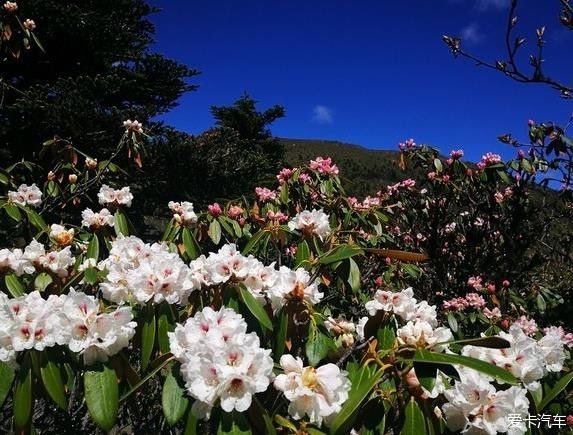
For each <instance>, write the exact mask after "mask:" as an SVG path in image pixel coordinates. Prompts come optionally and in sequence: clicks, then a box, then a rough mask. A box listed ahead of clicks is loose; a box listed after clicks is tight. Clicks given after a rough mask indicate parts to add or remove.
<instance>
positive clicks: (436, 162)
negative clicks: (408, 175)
mask: <svg viewBox="0 0 573 435" xmlns="http://www.w3.org/2000/svg"><path fill="white" fill-rule="evenodd" d="M434 167H435V168H436V172H438V173H440V172H442V171H443V170H444V166H443V165H442V161H441V160H440V159H434Z"/></svg>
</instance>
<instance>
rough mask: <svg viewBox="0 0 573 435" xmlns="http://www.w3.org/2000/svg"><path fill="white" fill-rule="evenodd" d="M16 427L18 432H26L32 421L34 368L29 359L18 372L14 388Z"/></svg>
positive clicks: (26, 359)
mask: <svg viewBox="0 0 573 435" xmlns="http://www.w3.org/2000/svg"><path fill="white" fill-rule="evenodd" d="M13 401H14V403H13V405H14V427H15V428H16V431H17V432H19V431H24V429H25V428H26V426H28V425H29V424H30V421H31V419H32V367H31V365H30V361H29V358H28V357H26V358H25V362H24V364H23V365H22V367H20V369H19V370H18V375H17V377H16V384H15V386H14V397H13Z"/></svg>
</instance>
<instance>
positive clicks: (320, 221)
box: [288, 209, 330, 240]
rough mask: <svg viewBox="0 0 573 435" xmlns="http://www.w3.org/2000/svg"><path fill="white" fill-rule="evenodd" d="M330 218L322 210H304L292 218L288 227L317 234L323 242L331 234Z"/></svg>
mask: <svg viewBox="0 0 573 435" xmlns="http://www.w3.org/2000/svg"><path fill="white" fill-rule="evenodd" d="M328 218H329V216H328V215H327V214H326V213H324V212H323V211H322V209H320V210H312V211H309V210H304V211H301V212H300V213H298V214H297V215H296V216H295V217H294V218H292V219H291V220H290V221H289V223H288V227H289V228H290V229H291V231H292V230H300V231H302V232H303V233H307V234H315V235H317V236H318V237H319V238H320V239H321V240H322V239H323V238H324V237H325V236H326V235H327V234H328V233H330V222H329V221H328Z"/></svg>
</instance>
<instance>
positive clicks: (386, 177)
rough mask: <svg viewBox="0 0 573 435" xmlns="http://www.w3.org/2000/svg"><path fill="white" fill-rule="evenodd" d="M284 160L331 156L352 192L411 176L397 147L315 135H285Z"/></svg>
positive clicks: (368, 191) (301, 161)
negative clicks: (369, 145)
mask: <svg viewBox="0 0 573 435" xmlns="http://www.w3.org/2000/svg"><path fill="white" fill-rule="evenodd" d="M280 141H281V142H282V143H283V144H284V146H285V160H286V162H287V163H288V164H290V165H292V166H298V165H300V164H304V163H308V162H309V160H311V159H313V158H314V157H316V156H322V157H332V160H333V161H334V162H335V163H336V164H337V165H338V167H339V168H340V175H341V178H342V180H343V182H344V187H345V189H346V191H347V193H348V194H349V195H355V196H359V197H362V196H366V195H368V194H373V193H375V192H377V191H378V190H380V188H381V187H383V186H386V185H388V184H392V183H396V182H397V181H400V180H403V179H404V178H407V177H408V174H406V173H404V172H402V171H401V170H400V168H399V167H398V159H399V156H400V154H399V153H398V152H397V151H382V150H369V149H366V148H364V147H361V146H359V145H352V144H347V143H343V142H338V141H328V140H313V139H283V138H281V139H280Z"/></svg>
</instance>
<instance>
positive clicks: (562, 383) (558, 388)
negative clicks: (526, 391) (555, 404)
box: [538, 371, 573, 411]
mask: <svg viewBox="0 0 573 435" xmlns="http://www.w3.org/2000/svg"><path fill="white" fill-rule="evenodd" d="M572 380H573V371H571V372H569V373H567V374H566V375H565V376H563V377H562V378H561V379H559V380H558V381H557V383H556V384H555V386H554V387H553V388H552V389H551V390H549V391H548V392H547V393H546V394H545V397H544V398H543V400H542V401H541V403H540V404H539V409H538V411H543V410H544V409H545V407H546V406H547V405H549V404H550V403H551V401H552V400H553V399H555V398H556V397H557V396H558V395H559V393H561V392H562V391H563V390H564V389H565V388H567V385H569V382H571V381H572Z"/></svg>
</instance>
